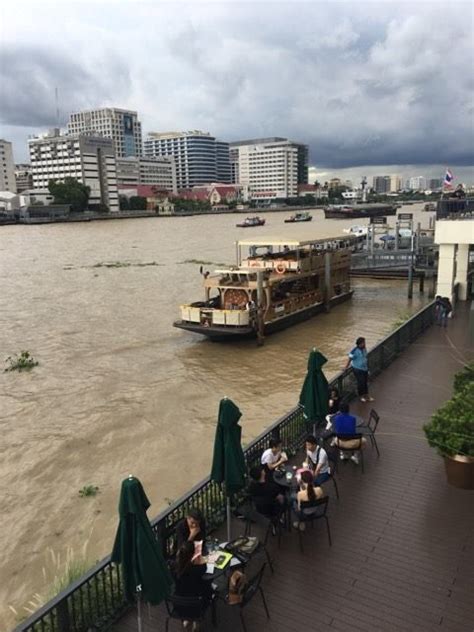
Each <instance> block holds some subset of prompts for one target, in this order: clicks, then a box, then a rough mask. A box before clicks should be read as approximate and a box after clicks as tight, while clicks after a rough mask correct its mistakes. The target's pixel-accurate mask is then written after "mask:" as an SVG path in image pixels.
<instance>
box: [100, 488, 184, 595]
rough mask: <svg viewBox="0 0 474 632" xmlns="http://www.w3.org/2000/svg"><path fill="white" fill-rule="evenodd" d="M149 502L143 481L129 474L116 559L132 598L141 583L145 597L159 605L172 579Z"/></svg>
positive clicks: (121, 506)
mask: <svg viewBox="0 0 474 632" xmlns="http://www.w3.org/2000/svg"><path fill="white" fill-rule="evenodd" d="M149 506H150V501H149V500H148V498H147V496H146V494H145V492H144V490H143V487H142V484H141V483H140V481H139V480H138V479H137V478H134V477H133V476H129V477H128V478H126V479H125V480H124V481H123V482H122V489H121V492H120V501H119V517H120V521H119V526H118V530H117V535H116V536H115V543H114V548H113V551H112V562H117V563H119V564H121V565H122V580H123V584H124V590H125V596H126V598H127V600H128V601H133V600H134V598H135V595H136V593H137V586H141V592H142V595H143V599H144V600H145V601H147V602H149V603H151V604H155V605H157V604H159V603H161V601H163V599H164V598H165V597H166V596H167V595H169V593H170V589H171V585H172V580H171V576H170V573H169V571H168V567H167V566H166V563H165V560H164V558H163V554H162V552H161V547H160V544H159V543H158V541H157V540H156V537H155V535H154V534H153V531H152V529H151V525H150V521H149V520H148V516H147V515H146V510H147V509H148V507H149Z"/></svg>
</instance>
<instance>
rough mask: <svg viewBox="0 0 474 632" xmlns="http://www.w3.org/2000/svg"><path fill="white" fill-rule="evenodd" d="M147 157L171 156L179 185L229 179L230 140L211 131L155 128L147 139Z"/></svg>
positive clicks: (180, 186) (187, 185) (193, 184)
mask: <svg viewBox="0 0 474 632" xmlns="http://www.w3.org/2000/svg"><path fill="white" fill-rule="evenodd" d="M144 153H145V156H147V157H153V158H157V157H160V156H168V157H172V158H173V159H174V161H175V164H176V181H177V186H178V189H189V188H191V187H194V186H196V185H199V184H207V183H209V182H222V183H227V184H228V183H230V180H231V174H230V158H229V143H226V142H223V141H219V140H216V138H215V137H214V136H211V135H210V134H209V133H208V132H201V131H199V130H194V131H190V132H164V133H156V132H152V133H150V134H148V136H147V138H146V139H145V143H144Z"/></svg>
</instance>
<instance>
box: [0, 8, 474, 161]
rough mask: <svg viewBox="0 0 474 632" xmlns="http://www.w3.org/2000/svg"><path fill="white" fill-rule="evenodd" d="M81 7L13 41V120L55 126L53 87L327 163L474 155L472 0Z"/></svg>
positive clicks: (5, 78)
mask: <svg viewBox="0 0 474 632" xmlns="http://www.w3.org/2000/svg"><path fill="white" fill-rule="evenodd" d="M12 6H13V5H12ZM83 6H84V5H80V4H79V5H73V4H69V3H62V4H61V7H62V17H63V19H62V21H61V22H60V23H58V22H56V21H54V20H52V19H51V15H49V14H48V11H47V10H46V9H45V12H44V14H43V13H42V14H41V15H39V14H37V16H36V17H35V21H34V24H33V23H32V24H31V25H30V31H29V32H27V33H25V34H24V41H26V40H27V41H30V42H31V43H32V44H31V46H32V48H31V49H30V50H26V49H25V48H22V47H18V44H17V39H15V38H14V37H13V36H12V37H10V40H11V41H10V42H9V43H8V51H9V52H8V53H7V55H8V58H7V60H6V62H4V63H3V64H2V78H1V81H2V88H3V86H4V85H6V86H7V89H6V90H3V91H2V92H3V93H4V95H6V97H4V103H2V108H1V110H2V120H3V121H4V123H9V124H10V125H12V124H14V125H17V126H25V130H26V128H27V127H41V126H51V125H52V124H54V123H55V106H54V87H55V85H58V86H59V92H60V102H61V111H62V112H64V113H66V112H69V111H72V110H77V109H80V108H86V107H99V106H103V105H108V104H110V105H115V106H117V107H130V108H133V109H136V110H138V111H139V113H140V117H141V120H142V123H143V128H144V132H145V133H146V132H147V131H165V130H170V129H178V130H179V129H204V130H209V131H210V132H211V133H214V134H216V135H217V136H219V137H220V138H222V139H227V140H238V139H241V138H250V137H258V136H287V137H289V138H292V139H294V140H298V141H303V142H307V143H308V144H309V146H310V160H311V163H312V164H314V165H318V167H327V168H331V169H335V168H343V167H346V166H351V165H375V164H381V165H390V164H408V163H410V164H434V163H437V164H439V163H444V164H450V165H455V164H459V165H468V164H473V163H474V155H473V153H474V150H473V148H474V129H473V128H474V126H473V110H472V108H473V83H474V82H473V79H472V62H473V40H472V33H471V29H470V23H471V21H472V5H469V4H467V3H462V2H451V3H450V10H449V11H445V12H444V13H443V17H442V20H441V18H440V10H439V9H440V5H439V4H438V3H435V2H433V3H428V2H425V3H423V2H422V3H411V2H410V3H408V2H379V3H374V2H367V3H364V2H358V3H342V2H313V3H308V2H298V1H297V0H293V1H292V2H287V3H283V2H273V3H272V2H266V1H265V0H261V1H260V2H258V3H243V2H230V3H227V2H226V3H223V2H210V3H209V2H208V3H200V2H195V3H193V4H184V3H175V4H173V3H160V2H158V3H155V2H133V3H124V2H122V3H117V4H114V5H113V10H112V9H111V8H110V7H108V6H107V5H106V4H104V5H99V4H93V3H88V5H87V7H88V10H87V11H83V10H81V7H83ZM131 6H133V11H131V10H130V7H131ZM12 16H13V17H10V20H15V19H16V17H15V16H14V15H13V12H12ZM17 28H18V31H19V32H22V33H23V30H24V28H25V26H24V24H23V23H20V22H18V27H17ZM11 33H14V29H13V28H12V29H11ZM7 35H8V33H7ZM7 69H8V70H7ZM10 129H11V127H9V128H7V129H6V131H7V132H8V131H9V130H10ZM18 129H19V130H20V129H21V128H18Z"/></svg>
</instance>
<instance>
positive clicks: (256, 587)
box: [229, 564, 270, 632]
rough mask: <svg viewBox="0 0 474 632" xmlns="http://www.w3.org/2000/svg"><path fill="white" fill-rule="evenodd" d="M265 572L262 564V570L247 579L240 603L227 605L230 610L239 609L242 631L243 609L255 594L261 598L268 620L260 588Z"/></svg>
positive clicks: (244, 629) (268, 614)
mask: <svg viewBox="0 0 474 632" xmlns="http://www.w3.org/2000/svg"><path fill="white" fill-rule="evenodd" d="M264 572H265V564H263V566H262V568H261V569H260V570H259V571H258V572H257V573H256V574H255V575H254V576H253V577H252V578H251V579H249V581H248V583H247V585H246V587H245V590H244V593H243V595H242V601H241V602H240V603H238V604H232V605H230V604H229V607H230V608H239V615H240V623H241V625H242V630H243V631H244V632H247V626H246V624H245V619H244V609H245V607H246V606H247V605H248V604H249V603H250V602H251V601H252V599H253V598H254V597H255V595H256V594H257V592H259V593H260V596H261V598H262V602H263V607H264V608H265V614H266V615H267V619H269V618H270V613H269V611H268V607H267V602H266V600H265V593H264V592H263V588H262V586H261V583H262V577H263V573H264Z"/></svg>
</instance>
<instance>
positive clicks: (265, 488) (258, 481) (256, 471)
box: [248, 465, 286, 519]
mask: <svg viewBox="0 0 474 632" xmlns="http://www.w3.org/2000/svg"><path fill="white" fill-rule="evenodd" d="M250 478H251V482H250V485H249V486H248V493H249V495H250V497H251V498H252V500H253V502H254V505H255V509H256V510H257V511H258V513H261V514H263V515H264V516H266V517H267V518H270V519H273V518H277V517H278V516H280V515H281V513H282V511H283V510H284V508H285V504H286V500H285V495H284V494H283V493H282V490H281V488H280V486H279V485H277V484H276V483H274V482H273V481H272V480H271V474H270V472H268V470H267V469H266V468H265V466H263V465H259V466H256V467H252V468H251V469H250Z"/></svg>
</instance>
